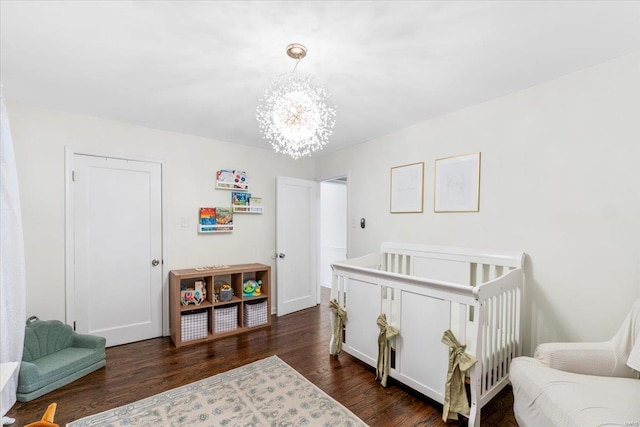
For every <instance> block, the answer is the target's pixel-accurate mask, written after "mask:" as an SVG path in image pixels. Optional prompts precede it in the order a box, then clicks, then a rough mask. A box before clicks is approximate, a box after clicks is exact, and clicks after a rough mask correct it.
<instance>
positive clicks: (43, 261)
mask: <svg viewBox="0 0 640 427" xmlns="http://www.w3.org/2000/svg"><path fill="white" fill-rule="evenodd" d="M7 111H8V114H9V120H10V123H11V131H12V134H13V141H14V144H15V152H16V162H17V167H18V178H19V182H20V192H21V201H22V214H23V221H24V234H25V252H26V271H27V314H28V315H37V316H38V317H40V318H41V319H60V320H64V319H65V275H64V265H65V261H64V260H65V259H64V201H65V195H64V152H65V148H64V147H65V146H70V147H72V148H73V149H75V150H78V151H83V150H90V151H94V152H95V151H97V152H101V153H105V154H111V155H116V156H130V157H135V158H146V159H155V160H161V161H164V165H165V167H166V170H167V183H166V184H167V191H166V195H167V200H166V202H167V205H168V217H167V218H165V220H166V221H167V224H168V226H167V228H168V259H166V260H165V264H166V266H167V268H166V271H168V270H170V269H177V268H190V267H195V266H202V265H216V264H239V263H246V262H260V263H264V264H268V265H271V267H272V278H273V281H274V283H275V272H274V271H273V270H274V268H275V263H274V261H273V260H272V259H271V258H270V252H271V251H272V250H273V249H275V208H276V202H275V178H276V176H277V175H281V176H292V177H298V178H307V179H310V178H312V177H313V176H314V162H313V160H310V159H306V160H298V161H293V160H291V159H289V158H287V157H284V156H282V155H278V154H275V153H274V152H272V151H271V150H270V149H266V148H265V149H258V148H252V147H246V146H242V145H237V144H230V143H225V142H220V141H214V140H209V139H205V138H199V137H194V136H189V135H181V134H177V133H171V132H165V131H160V130H154V129H149V128H144V127H139V126H133V125H129V124H125V123H120V122H114V121H108V120H103V119H98V118H94V117H89V116H81V115H75V114H68V113H62V112H58V111H52V110H45V109H40V108H35V107H32V106H27V105H23V104H19V103H14V102H7ZM211 119H212V120H215V117H212V118H211ZM222 168H237V169H242V170H246V171H247V173H248V174H249V178H250V180H251V184H250V185H251V188H250V191H251V193H252V194H254V195H256V196H262V198H263V203H264V213H263V214H262V215H241V214H237V215H234V225H235V227H234V231H233V233H229V234H210V235H198V234H197V228H196V226H197V222H198V209H199V208H200V207H201V206H216V205H222V206H224V205H230V197H231V194H230V192H228V191H223V190H215V172H216V170H218V169H222ZM182 218H186V219H187V223H188V227H187V228H183V227H181V225H180V222H181V219H182ZM274 296H275V295H274ZM272 301H275V298H273V299H272Z"/></svg>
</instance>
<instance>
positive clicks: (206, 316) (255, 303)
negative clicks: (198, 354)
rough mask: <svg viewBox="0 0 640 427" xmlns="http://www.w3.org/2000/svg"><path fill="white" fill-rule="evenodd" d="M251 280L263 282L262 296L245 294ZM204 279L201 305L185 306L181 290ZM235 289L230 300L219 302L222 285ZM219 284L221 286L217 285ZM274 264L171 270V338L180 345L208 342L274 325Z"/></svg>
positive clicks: (192, 287)
mask: <svg viewBox="0 0 640 427" xmlns="http://www.w3.org/2000/svg"><path fill="white" fill-rule="evenodd" d="M248 279H255V280H257V281H259V282H260V283H261V285H260V291H261V293H260V295H256V296H243V285H244V282H245V281H246V280H248ZM196 282H203V283H204V285H205V286H204V287H205V289H206V296H205V299H204V301H202V302H201V303H200V304H198V305H195V304H189V305H182V303H181V290H191V289H194V288H195V283H196ZM222 283H227V284H229V285H230V286H231V289H232V290H233V297H232V298H231V299H230V300H228V301H217V300H216V296H215V295H216V291H217V288H219V285H220V284H222ZM216 285H218V286H216ZM270 295H271V267H269V266H268V265H264V264H239V265H231V266H228V267H225V268H221V269H208V270H202V269H198V270H196V269H194V268H192V269H184V270H171V271H170V272H169V314H170V328H171V340H172V341H173V344H174V345H175V346H176V347H182V346H183V345H189V344H196V343H201V342H207V341H211V340H215V339H218V338H222V337H227V336H230V335H236V334H240V333H243V332H246V331H249V330H254V329H260V328H265V327H269V326H271V297H270Z"/></svg>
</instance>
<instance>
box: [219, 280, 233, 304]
mask: <svg viewBox="0 0 640 427" xmlns="http://www.w3.org/2000/svg"><path fill="white" fill-rule="evenodd" d="M215 287H216V293H217V300H218V301H231V299H232V298H233V288H232V287H231V285H230V284H228V283H227V282H222V281H220V282H216V286H215Z"/></svg>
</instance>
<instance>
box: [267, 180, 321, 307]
mask: <svg viewBox="0 0 640 427" xmlns="http://www.w3.org/2000/svg"><path fill="white" fill-rule="evenodd" d="M317 187H318V184H317V183H316V182H314V181H307V180H304V179H298V178H286V177H278V178H277V182H276V198H277V207H276V208H277V211H276V255H277V257H278V258H277V261H276V264H277V266H276V267H277V268H276V277H277V288H276V295H277V296H276V299H277V311H278V316H282V315H285V314H289V313H292V312H294V311H298V310H303V309H305V308H309V307H312V306H314V305H316V303H317V299H318V296H317V289H318V286H317V277H318V276H317V269H316V265H317V246H318V243H317V242H318V237H317V234H318V221H317V216H318V200H317Z"/></svg>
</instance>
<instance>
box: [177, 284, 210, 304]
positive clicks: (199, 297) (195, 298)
mask: <svg viewBox="0 0 640 427" xmlns="http://www.w3.org/2000/svg"><path fill="white" fill-rule="evenodd" d="M206 297H207V289H206V288H205V286H204V281H202V280H198V281H196V283H195V284H194V289H189V288H186V287H185V288H181V289H180V303H182V305H189V304H195V305H200V304H202V301H204V300H205V298H206Z"/></svg>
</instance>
